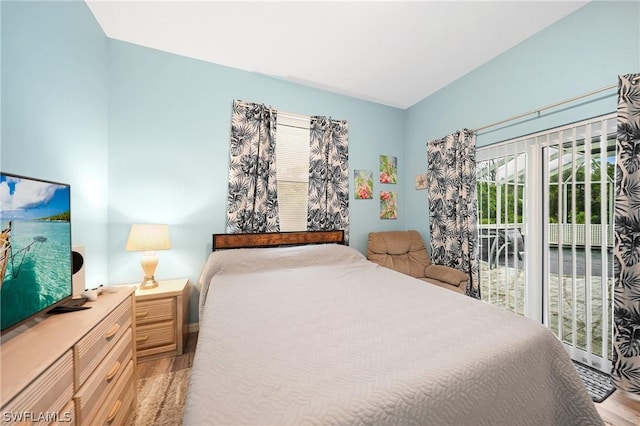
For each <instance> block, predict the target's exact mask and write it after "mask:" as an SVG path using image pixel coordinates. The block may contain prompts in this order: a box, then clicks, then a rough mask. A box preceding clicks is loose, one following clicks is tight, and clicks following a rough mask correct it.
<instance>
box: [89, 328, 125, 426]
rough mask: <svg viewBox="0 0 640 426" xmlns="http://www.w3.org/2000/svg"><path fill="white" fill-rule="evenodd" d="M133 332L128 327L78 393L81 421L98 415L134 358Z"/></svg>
mask: <svg viewBox="0 0 640 426" xmlns="http://www.w3.org/2000/svg"><path fill="white" fill-rule="evenodd" d="M132 339H133V332H132V331H131V328H128V329H127V331H126V333H125V335H124V336H122V338H121V339H120V340H119V341H118V343H117V344H116V345H115V347H114V348H113V350H112V351H111V352H109V354H108V355H107V357H106V358H105V359H104V360H103V361H102V362H101V363H100V365H99V366H98V368H97V369H96V371H95V372H94V373H93V374H92V375H91V376H89V378H88V379H87V381H86V382H85V383H84V385H82V387H81V388H80V390H79V391H78V392H77V394H76V403H77V406H78V419H79V421H80V423H83V422H85V420H87V419H91V418H93V417H94V416H95V415H96V412H97V410H98V408H99V407H100V405H101V403H102V401H104V400H105V398H106V396H107V395H108V394H109V392H110V391H111V390H112V389H113V387H114V386H115V384H116V382H117V381H118V379H119V378H120V375H121V374H122V372H123V371H124V369H125V367H126V366H127V364H128V363H129V361H130V360H131V359H132V358H133V354H132V352H131V341H132Z"/></svg>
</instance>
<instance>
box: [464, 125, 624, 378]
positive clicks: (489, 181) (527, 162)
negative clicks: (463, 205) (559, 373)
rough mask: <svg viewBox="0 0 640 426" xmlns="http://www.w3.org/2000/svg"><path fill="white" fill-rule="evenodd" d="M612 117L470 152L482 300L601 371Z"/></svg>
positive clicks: (608, 283) (607, 311) (605, 348)
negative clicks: (539, 328)
mask: <svg viewBox="0 0 640 426" xmlns="http://www.w3.org/2000/svg"><path fill="white" fill-rule="evenodd" d="M615 133H616V117H615V115H614V114H612V115H609V116H605V117H598V118H596V119H592V120H587V121H584V122H581V123H576V124H573V125H569V126H565V127H562V128H557V129H552V130H550V131H546V132H542V133H538V134H535V135H530V136H527V137H525V138H520V139H516V140H512V141H507V142H504V143H501V144H498V145H496V146H492V147H488V148H480V149H478V156H477V159H478V164H477V173H478V212H479V213H478V220H479V223H478V229H479V231H478V232H479V241H480V285H481V289H482V297H483V299H484V300H485V301H487V302H489V303H493V304H497V305H499V306H503V307H505V308H506V309H509V310H512V311H513V312H515V313H518V314H521V315H525V316H527V317H530V318H533V319H535V320H538V321H540V322H542V323H543V324H545V325H546V326H547V327H549V329H551V330H552V331H553V332H554V333H555V334H556V335H557V336H558V338H559V339H560V340H561V341H562V342H563V344H564V345H565V347H566V348H567V351H568V352H569V354H570V355H571V356H572V358H574V359H576V360H578V361H581V362H583V363H585V364H589V365H591V366H594V367H596V368H598V369H601V370H603V371H606V372H608V371H610V366H611V363H610V359H611V330H612V321H611V319H612V307H611V306H612V290H613V269H612V249H613V226H612V224H613V200H614V195H613V191H614V164H615Z"/></svg>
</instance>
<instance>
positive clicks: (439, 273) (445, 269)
mask: <svg viewBox="0 0 640 426" xmlns="http://www.w3.org/2000/svg"><path fill="white" fill-rule="evenodd" d="M424 276H425V278H430V279H433V280H438V281H442V282H444V283H447V284H451V285H453V286H456V287H459V286H460V284H461V283H466V282H467V281H469V276H468V275H467V274H465V273H464V272H462V271H460V270H459V269H455V268H451V267H450V266H444V265H429V266H427V267H425V268H424Z"/></svg>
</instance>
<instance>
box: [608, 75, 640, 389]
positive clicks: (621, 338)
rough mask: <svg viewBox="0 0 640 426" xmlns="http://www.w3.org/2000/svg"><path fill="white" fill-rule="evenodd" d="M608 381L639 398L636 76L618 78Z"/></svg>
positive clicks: (639, 108)
mask: <svg viewBox="0 0 640 426" xmlns="http://www.w3.org/2000/svg"><path fill="white" fill-rule="evenodd" d="M616 151H617V155H616V201H615V247H614V282H615V285H614V328H613V337H614V342H613V349H614V351H613V369H612V372H611V376H612V378H613V381H614V383H615V384H616V386H617V387H618V388H620V389H623V390H625V391H628V392H632V393H636V394H640V74H631V75H625V76H620V77H619V78H618V135H617V142H616Z"/></svg>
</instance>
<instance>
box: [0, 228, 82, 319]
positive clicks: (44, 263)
mask: <svg viewBox="0 0 640 426" xmlns="http://www.w3.org/2000/svg"><path fill="white" fill-rule="evenodd" d="M7 225H8V223H7V222H6V221H2V223H1V224H0V229H4V228H5V227H6V226H7ZM11 245H12V259H10V260H9V264H8V266H7V271H6V273H5V276H4V277H3V281H2V291H1V293H0V311H1V313H2V315H1V317H2V321H1V323H2V328H5V327H7V326H9V325H12V324H14V323H15V322H18V321H21V320H23V319H25V318H27V317H29V316H30V315H33V314H34V313H36V312H39V311H41V310H43V309H44V308H46V307H48V306H49V305H50V304H52V303H55V302H57V301H59V300H60V299H63V298H65V297H67V296H69V295H71V291H72V290H71V285H72V284H71V224H70V223H69V222H50V221H18V220H13V221H12V229H11Z"/></svg>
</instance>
